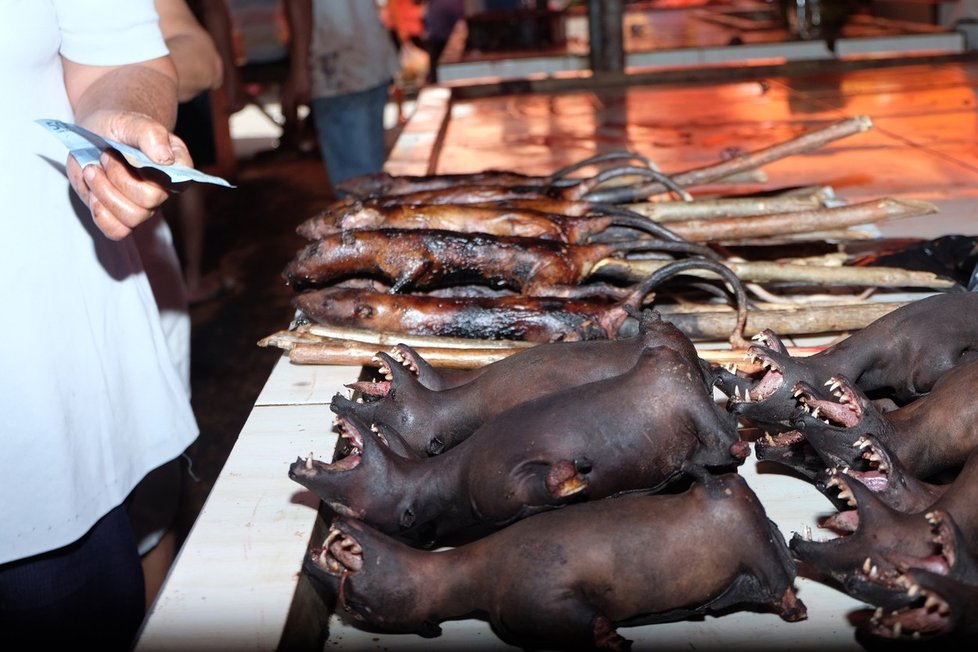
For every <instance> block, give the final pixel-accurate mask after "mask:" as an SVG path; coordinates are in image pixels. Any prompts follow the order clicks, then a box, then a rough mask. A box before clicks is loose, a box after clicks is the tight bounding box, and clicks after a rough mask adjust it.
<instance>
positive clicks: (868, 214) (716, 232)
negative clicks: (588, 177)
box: [669, 197, 937, 242]
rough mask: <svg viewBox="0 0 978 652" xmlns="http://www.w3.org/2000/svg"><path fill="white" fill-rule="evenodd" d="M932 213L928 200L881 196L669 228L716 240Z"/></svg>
mask: <svg viewBox="0 0 978 652" xmlns="http://www.w3.org/2000/svg"><path fill="white" fill-rule="evenodd" d="M936 212H937V206H935V205H934V204H932V203H930V202H925V201H920V200H916V199H897V198H894V197H884V198H882V199H876V200H871V201H866V202H861V203H859V204H851V205H847V206H838V207H835V208H820V209H816V210H808V211H796V212H789V213H774V214H771V215H758V216H755V217H727V218H717V219H709V220H685V221H681V222H671V223H670V224H669V230H670V231H672V232H673V233H675V234H676V235H679V236H681V237H683V238H685V239H686V240H689V241H691V242H711V241H712V242H716V241H721V240H740V239H743V238H756V237H760V236H766V235H773V236H777V235H782V234H785V233H805V232H807V231H823V230H826V229H840V228H846V227H850V226H856V225H859V224H871V223H875V222H882V221H885V220H893V219H900V218H905V217H917V216H920V215H928V214H930V213H936Z"/></svg>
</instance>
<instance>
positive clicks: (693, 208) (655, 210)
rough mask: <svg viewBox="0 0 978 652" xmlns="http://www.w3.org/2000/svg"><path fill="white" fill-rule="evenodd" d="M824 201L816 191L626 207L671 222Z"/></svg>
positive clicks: (803, 207)
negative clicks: (808, 194) (800, 193)
mask: <svg viewBox="0 0 978 652" xmlns="http://www.w3.org/2000/svg"><path fill="white" fill-rule="evenodd" d="M820 206H824V203H823V202H822V201H821V200H820V199H819V198H818V197H817V196H815V195H811V196H808V197H729V198H720V199H697V200H695V201H691V202H690V201H660V202H639V203H635V204H627V205H626V206H625V208H627V209H629V210H630V211H633V212H635V213H638V214H639V215H644V216H645V217H647V218H649V219H650V220H653V221H656V222H661V223H669V222H679V221H686V220H709V219H716V218H720V217H752V216H754V215H770V214H771V213H793V212H797V211H805V210H813V209H816V208H818V207H820Z"/></svg>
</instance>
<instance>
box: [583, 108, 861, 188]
mask: <svg viewBox="0 0 978 652" xmlns="http://www.w3.org/2000/svg"><path fill="white" fill-rule="evenodd" d="M872 126H873V121H872V120H871V119H870V118H869V117H868V116H856V117H854V118H848V119H846V120H842V121H840V122H836V123H834V124H832V125H829V126H828V127H825V128H823V129H818V130H815V131H811V132H808V133H805V134H802V135H801V136H798V137H796V138H792V139H790V140H787V141H784V142H781V143H777V144H774V145H771V146H770V147H766V148H763V149H759V150H756V151H754V152H748V153H746V154H744V155H742V156H737V157H735V158H731V159H729V160H726V161H721V162H719V163H714V164H712V165H707V166H704V167H700V168H694V169H691V170H686V171H685V172H679V173H677V174H674V175H671V179H672V181H674V182H675V183H676V184H677V185H679V186H682V187H690V186H694V185H697V184H704V183H709V182H712V181H715V180H717V179H722V178H724V177H728V176H730V175H731V174H734V173H736V172H740V171H742V170H748V169H751V168H756V167H759V166H762V165H766V164H767V163H772V162H774V161H777V160H779V159H782V158H786V157H788V156H792V155H794V154H799V153H801V152H805V151H809V150H812V149H816V148H818V147H821V146H822V145H825V144H827V143H830V142H832V141H834V140H838V139H840V138H845V137H846V136H851V135H853V134H857V133H861V132H864V131H868V130H869V129H871V128H872ZM666 191H667V189H666V187H665V186H664V185H663V184H661V183H658V182H651V183H646V184H642V185H639V186H633V187H631V188H620V189H613V190H608V191H606V192H601V193H594V194H593V196H589V197H587V199H591V200H593V201H604V202H613V203H622V202H634V201H638V200H639V199H643V198H646V197H651V196H653V195H658V194H661V193H663V192H666Z"/></svg>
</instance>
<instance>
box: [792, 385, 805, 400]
mask: <svg viewBox="0 0 978 652" xmlns="http://www.w3.org/2000/svg"><path fill="white" fill-rule="evenodd" d="M802 394H804V392H803V391H802V390H801V388H800V387H796V388H795V390H794V391H793V392H791V395H792V396H794V397H795V398H798V397H799V396H801V395H802Z"/></svg>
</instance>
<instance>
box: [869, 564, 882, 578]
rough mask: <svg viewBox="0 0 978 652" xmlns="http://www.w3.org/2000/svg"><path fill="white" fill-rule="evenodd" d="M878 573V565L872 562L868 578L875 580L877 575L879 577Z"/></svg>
mask: <svg viewBox="0 0 978 652" xmlns="http://www.w3.org/2000/svg"><path fill="white" fill-rule="evenodd" d="M879 574H880V569H879V566H877V565H876V564H873V567H872V568H870V569H869V579H871V580H875V579H876V578H877V577H879Z"/></svg>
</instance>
